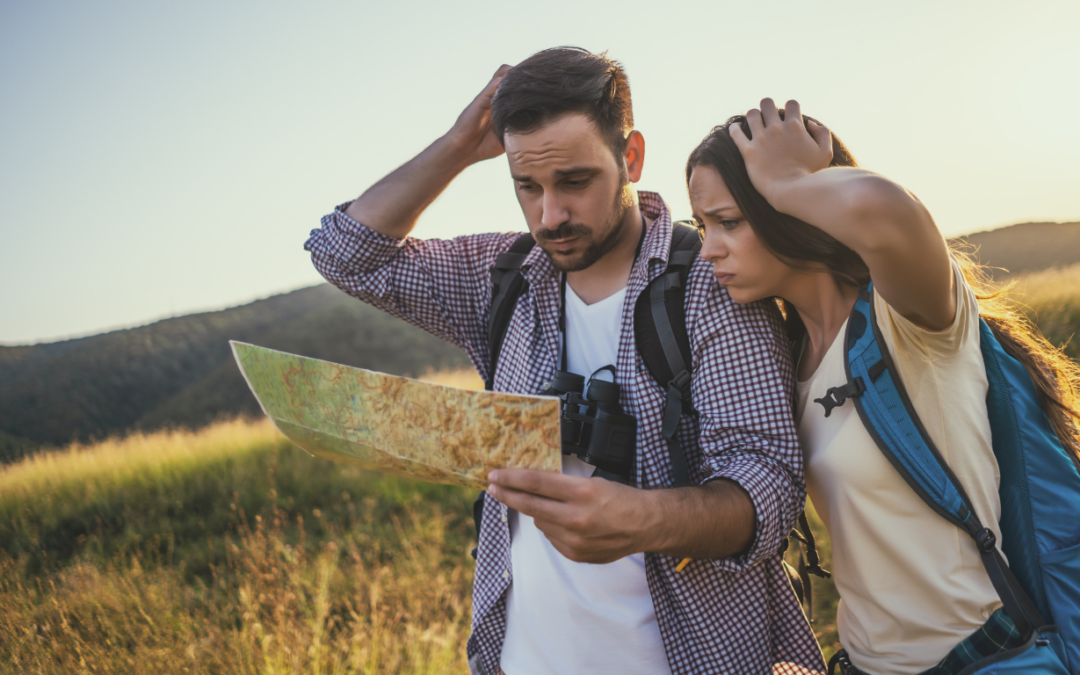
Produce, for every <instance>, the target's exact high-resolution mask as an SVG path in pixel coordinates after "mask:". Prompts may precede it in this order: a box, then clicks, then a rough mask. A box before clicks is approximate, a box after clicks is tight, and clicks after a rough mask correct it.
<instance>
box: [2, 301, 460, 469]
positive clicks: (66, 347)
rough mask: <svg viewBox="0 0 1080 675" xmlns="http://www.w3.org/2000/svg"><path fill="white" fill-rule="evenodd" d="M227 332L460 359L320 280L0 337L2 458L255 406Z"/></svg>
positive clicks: (406, 359) (294, 346) (350, 354)
mask: <svg viewBox="0 0 1080 675" xmlns="http://www.w3.org/2000/svg"><path fill="white" fill-rule="evenodd" d="M229 340H240V341H243V342H251V343H254V344H258V345H261V346H264V347H270V348H272V349H279V350H282V351H288V352H293V353H297V354H303V355H305V356H312V357H315V358H320V359H326V360H328V361H334V362H337V363H344V364H348V365H352V366H357V367H361V368H369V369H372V370H379V371H381V372H386V373H391V374H395V375H409V376H415V375H420V374H423V373H424V372H425V371H426V370H428V369H442V368H456V367H462V366H467V365H468V359H467V358H466V357H465V354H464V353H463V352H462V351H461V350H459V349H458V348H456V347H454V346H452V345H450V344H448V343H446V342H443V341H442V340H439V339H437V338H435V337H433V336H431V335H428V334H427V333H424V332H423V331H421V330H419V329H417V328H414V327H412V326H410V325H408V324H406V323H404V322H403V321H400V320H398V319H394V318H392V317H390V316H388V315H386V314H384V313H382V312H380V311H378V310H376V309H373V308H371V307H369V306H367V305H365V304H363V303H361V302H359V301H357V300H355V299H354V298H351V297H349V296H347V295H345V294H344V293H342V292H341V291H339V290H337V289H335V288H333V287H332V286H329V285H326V284H323V285H320V286H313V287H310V288H304V289H301V290H298V291H294V292H292V293H286V294H283V295H278V296H274V297H271V298H267V299H265V300H259V301H257V302H253V303H250V304H247V305H242V306H240V307H233V308H231V309H225V310H222V311H218V312H205V313H201V314H191V315H188V316H182V317H177V318H173V319H166V320H164V321H159V322H157V323H154V324H151V325H148V326H143V327H140V328H132V329H128V330H119V331H113V332H110V333H104V334H102V335H95V336H93V337H87V338H80V339H76V340H65V341H63V342H55V343H51V344H41V345H32V346H19V347H0V461H4V460H5V459H6V460H10V459H13V458H14V457H17V456H19V455H21V454H23V453H24V452H25V451H26V450H27V449H30V448H35V447H38V446H41V445H62V444H65V443H68V442H70V441H72V440H89V439H92V438H100V437H103V436H106V435H109V434H114V433H120V432H123V431H126V430H129V429H133V428H143V429H154V428H159V427H162V426H168V425H183V426H190V427H195V426H200V425H202V424H205V423H207V422H210V421H212V420H213V419H214V418H216V417H218V416H220V415H222V414H235V413H256V412H258V404H257V403H256V401H255V398H254V397H253V396H252V395H251V393H250V392H249V391H248V388H247V385H246V384H245V382H244V380H243V377H242V376H241V375H240V372H239V371H238V370H237V368H236V366H235V365H234V363H233V361H232V353H231V351H230V349H229V345H228V341H229Z"/></svg>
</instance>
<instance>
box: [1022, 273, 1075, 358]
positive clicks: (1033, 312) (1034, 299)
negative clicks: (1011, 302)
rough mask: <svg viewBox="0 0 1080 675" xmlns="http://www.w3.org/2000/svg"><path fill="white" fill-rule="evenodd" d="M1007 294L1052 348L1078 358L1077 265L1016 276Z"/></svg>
mask: <svg viewBox="0 0 1080 675" xmlns="http://www.w3.org/2000/svg"><path fill="white" fill-rule="evenodd" d="M1015 282H1016V285H1015V287H1014V288H1013V290H1012V292H1011V293H1010V295H1011V296H1012V297H1013V298H1014V299H1016V300H1017V301H1018V302H1019V303H1021V305H1022V307H1023V309H1024V310H1025V312H1026V313H1027V314H1028V316H1029V317H1030V318H1031V319H1032V320H1033V321H1035V322H1036V323H1037V324H1038V326H1039V329H1040V330H1041V331H1042V332H1043V334H1044V335H1045V336H1046V337H1047V339H1049V340H1050V342H1051V343H1053V344H1054V345H1056V346H1059V347H1060V346H1064V347H1065V353H1066V354H1068V355H1069V356H1070V357H1072V358H1073V359H1078V358H1080V343H1078V342H1077V340H1076V332H1077V329H1078V327H1080V264H1077V265H1071V266H1069V267H1063V268H1052V269H1048V270H1043V271H1041V272H1033V273H1031V274H1025V275H1021V276H1017V277H1016V278H1015Z"/></svg>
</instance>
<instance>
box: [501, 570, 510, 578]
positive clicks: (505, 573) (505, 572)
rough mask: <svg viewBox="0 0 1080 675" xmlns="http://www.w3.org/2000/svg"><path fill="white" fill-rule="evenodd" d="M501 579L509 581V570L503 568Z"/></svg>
mask: <svg viewBox="0 0 1080 675" xmlns="http://www.w3.org/2000/svg"><path fill="white" fill-rule="evenodd" d="M503 579H506V580H507V581H510V570H503Z"/></svg>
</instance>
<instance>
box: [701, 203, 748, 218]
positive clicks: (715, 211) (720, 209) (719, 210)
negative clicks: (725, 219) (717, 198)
mask: <svg viewBox="0 0 1080 675" xmlns="http://www.w3.org/2000/svg"><path fill="white" fill-rule="evenodd" d="M728 211H735V212H736V213H737V212H738V211H739V207H738V206H736V205H734V204H731V205H727V206H717V207H716V208H712V209H709V210H708V211H703V212H702V213H704V214H705V215H706V216H721V215H723V214H724V213H726V212H728Z"/></svg>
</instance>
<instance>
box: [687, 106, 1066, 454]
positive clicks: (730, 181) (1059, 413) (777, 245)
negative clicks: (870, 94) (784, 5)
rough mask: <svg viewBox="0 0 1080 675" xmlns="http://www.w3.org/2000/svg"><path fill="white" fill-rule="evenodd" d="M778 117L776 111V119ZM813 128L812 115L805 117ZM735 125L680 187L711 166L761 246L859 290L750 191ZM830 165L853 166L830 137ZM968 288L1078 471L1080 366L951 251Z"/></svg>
mask: <svg viewBox="0 0 1080 675" xmlns="http://www.w3.org/2000/svg"><path fill="white" fill-rule="evenodd" d="M783 115H784V111H783V110H781V111H780V116H781V118H783ZM804 119H806V120H811V121H814V122H815V123H817V120H814V119H813V118H811V117H805V116H804ZM733 124H738V125H739V126H740V127H742V131H743V133H744V134H746V137H747V138H751V137H752V135H751V132H750V126H749V124H747V122H746V117H745V116H743V115H736V116H735V117H732V118H731V119H729V120H728V121H727V122H725V123H724V124H721V125H720V126H718V127H714V128H713V130H712V131H711V132H710V133H709V135H708V136H706V137H705V140H703V141H702V142H701V143H700V144H699V145H698V146H697V147H696V148H694V151H693V152H692V153H690V159H689V160H687V162H686V182H687V185H689V183H690V175H691V174H692V173H693V171H694V168H695V167H698V166H711V167H713V168H714V169H716V171H717V172H718V173H719V174H720V177H721V178H723V179H724V184H725V185H726V186H727V188H728V190H729V191H730V192H731V195H732V197H734V198H735V203H736V204H737V205H738V207H739V210H740V211H742V213H743V216H744V217H745V218H746V221H747V222H748V223H749V224H750V227H751V228H753V230H754V233H755V234H756V235H757V237H758V239H760V240H761V243H762V244H764V246H765V248H767V249H768V250H769V251H770V252H771V253H772V254H773V255H775V256H776V257H777V258H778V259H780V260H781V261H783V262H784V263H785V264H787V265H789V266H791V267H793V268H795V269H804V270H824V271H827V272H828V273H829V274H830V275H832V277H833V279H834V280H836V282H837V283H838V284H842V285H848V286H858V287H860V288H861V287H863V286H865V285H866V284H867V283H869V281H870V269H869V268H868V267H867V266H866V263H864V262H863V260H862V258H861V257H859V255H858V254H857V253H855V251H853V250H851V249H850V248H848V247H847V246H845V245H843V244H841V243H840V242H839V241H837V240H836V239H835V238H833V237H831V236H830V235H828V234H826V233H825V232H824V231H822V230H820V229H818V228H816V227H814V226H812V225H809V224H807V223H805V222H803V221H801V220H799V219H798V218H795V217H793V216H789V215H787V214H784V213H780V212H779V211H777V210H776V209H774V208H773V207H772V205H771V204H769V202H768V201H767V200H766V199H765V198H764V197H762V196H761V193H759V192H758V191H757V189H755V188H754V185H753V183H751V181H750V176H749V175H748V174H747V172H746V164H745V162H744V161H743V158H742V153H740V152H739V148H738V146H736V145H735V141H733V140H732V139H731V134H730V130H729V129H730V127H731V125H733ZM832 145H833V159H832V163H831V164H830V166H858V164H857V163H856V162H855V158H854V157H853V156H852V155H851V153H850V152H849V151H848V149H847V148H846V147H845V146H844V144H843V143H842V142H841V141H840V139H839V138H837V137H836V134H833V136H832ZM950 253H951V254H952V257H953V259H954V260H956V262H957V264H958V265H959V267H960V269H961V271H962V272H963V273H964V278H965V279H966V280H967V282H968V285H970V286H971V289H972V290H973V291H974V292H975V297H976V298H977V299H978V301H979V314H980V315H981V316H982V318H983V319H984V320H985V321H986V323H987V324H988V325H989V326H990V329H991V330H992V331H993V333H994V336H995V337H996V338H997V340H998V342H1000V343H1001V346H1002V347H1003V348H1004V349H1005V351H1006V352H1007V353H1008V354H1009V355H1010V356H1012V357H1013V358H1015V359H1017V360H1018V361H1020V363H1022V364H1024V368H1025V369H1027V372H1028V375H1030V376H1031V380H1032V382H1033V383H1034V384H1035V391H1036V393H1037V394H1038V397H1039V403H1040V404H1041V405H1042V409H1043V410H1044V411H1045V412H1046V415H1047V417H1048V418H1049V419H1050V423H1051V424H1052V425H1053V427H1054V431H1055V433H1056V434H1057V436H1058V438H1059V439H1060V440H1061V442H1062V444H1063V445H1064V446H1065V448H1066V449H1067V450H1068V451H1069V453H1070V454H1071V455H1072V457H1073V461H1074V462H1076V463H1077V466H1078V467H1080V366H1078V365H1077V364H1076V363H1075V362H1074V361H1072V360H1071V359H1069V357H1067V356H1065V354H1064V353H1063V352H1062V350H1061V349H1059V348H1057V347H1055V346H1054V345H1052V344H1050V342H1049V341H1048V340H1047V339H1046V338H1045V337H1043V335H1042V333H1041V332H1039V329H1038V328H1037V327H1035V325H1034V324H1032V323H1031V321H1029V320H1028V319H1027V317H1025V316H1024V315H1023V314H1022V313H1021V312H1020V311H1019V310H1017V308H1016V307H1015V306H1014V305H1013V304H1012V303H1011V302H1010V301H1009V300H1008V297H1007V292H1008V291H1009V289H1010V288H1011V285H1009V286H1006V287H1004V288H1000V287H995V286H994V284H993V283H992V282H991V277H990V274H989V273H988V271H987V268H986V267H984V266H982V265H980V264H979V263H978V262H976V261H975V260H974V258H972V257H971V255H969V254H968V253H967V252H966V251H963V250H961V249H960V248H958V247H955V246H954V247H951V250H950ZM778 301H779V303H780V309H781V310H782V311H783V313H784V317H785V320H786V321H787V326H788V335H789V337H790V338H791V339H792V340H797V339H801V338H802V336H803V335H805V333H806V327H805V326H804V325H803V323H802V320H801V319H800V318H799V314H798V312H796V311H795V308H794V307H793V306H791V305H790V303H788V302H786V301H784V300H782V299H778Z"/></svg>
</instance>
